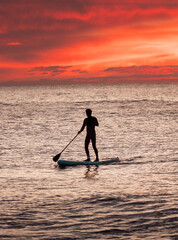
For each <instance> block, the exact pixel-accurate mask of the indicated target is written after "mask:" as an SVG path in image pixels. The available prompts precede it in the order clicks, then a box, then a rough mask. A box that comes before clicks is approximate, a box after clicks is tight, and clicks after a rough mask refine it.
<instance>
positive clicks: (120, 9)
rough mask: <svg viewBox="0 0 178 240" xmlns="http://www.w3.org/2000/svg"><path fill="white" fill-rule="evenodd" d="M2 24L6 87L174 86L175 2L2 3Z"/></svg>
mask: <svg viewBox="0 0 178 240" xmlns="http://www.w3.org/2000/svg"><path fill="white" fill-rule="evenodd" d="M7 16H8V17H7ZM0 22H1V24H0V26H1V27H0V82H1V83H3V84H7V85H8V84H12V82H23V83H29V82H34V83H35V82H36V83H38V82H40V83H43V80H44V83H46V82H49V83H50V82H51V83H55V82H62V83H76V82H84V83H88V82H91V81H92V82H96V83H100V82H101V83H136V82H146V83H149V82H150V83H152V82H154V83H160V82H161V83H175V82H178V1H177V0H172V1H168V0H159V1H153V0H148V1H146V2H145V1H141V0H135V1H132V0H125V1H118V0H102V1H101V0H86V1H83V0H65V1H64V0H51V1H48V0H38V1H34V0H31V1H30V0H25V1H23V0H17V1H1V4H0ZM9 82H10V83H9Z"/></svg>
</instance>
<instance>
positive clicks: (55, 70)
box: [28, 66, 71, 76]
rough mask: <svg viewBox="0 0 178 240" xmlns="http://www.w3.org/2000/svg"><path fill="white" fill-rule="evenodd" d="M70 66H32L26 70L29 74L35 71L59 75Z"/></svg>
mask: <svg viewBox="0 0 178 240" xmlns="http://www.w3.org/2000/svg"><path fill="white" fill-rule="evenodd" d="M70 67H71V66H48V67H44V66H40V67H34V68H32V69H30V70H29V71H28V72H29V74H30V75H33V74H36V73H37V74H47V75H51V76H55V75H59V74H61V73H64V72H66V70H67V69H68V68H70Z"/></svg>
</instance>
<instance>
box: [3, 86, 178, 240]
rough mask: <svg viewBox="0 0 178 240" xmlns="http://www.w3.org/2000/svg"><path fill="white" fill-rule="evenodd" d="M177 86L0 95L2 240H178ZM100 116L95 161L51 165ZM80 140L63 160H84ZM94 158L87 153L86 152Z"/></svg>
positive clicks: (8, 90) (11, 90)
mask: <svg viewBox="0 0 178 240" xmlns="http://www.w3.org/2000/svg"><path fill="white" fill-rule="evenodd" d="M177 93H178V85H176V84H169V85H164V84H163V85H161V84H160V85H146V84H142V85H139V84H138V85H88V86H87V85H81V86H80V85H74V86H60V85H58V86H38V87H37V86H35V87H2V88H0V125H1V128H0V239H2V240H6V239H7V240H8V239H15V240H16V239H17V240H22V239H23V240H26V239H28V240H29V239H30V240H31V239H32V240H33V239H34V240H41V239H43V240H47V239H49V240H52V239H68V240H73V239H80V240H83V239H87V240H93V239H102V240H105V239H131V240H136V239H144V240H150V239H153V240H159V239H165V240H167V239H170V240H177V239H178V124H177V119H178V118H177V117H178V94H177ZM86 108H91V109H92V110H93V116H95V117H97V119H98V122H99V127H97V129H96V134H97V147H98V151H99V158H100V160H103V159H108V158H113V157H119V159H120V162H118V163H115V164H111V165H103V166H99V167H98V168H96V167H95V166H92V167H91V168H87V167H85V166H78V167H67V168H64V169H61V168H59V167H58V166H57V164H56V163H54V162H53V160H52V158H53V156H54V155H56V154H57V153H59V152H61V151H62V149H63V148H64V147H65V146H66V145H67V144H68V143H69V142H70V141H71V139H72V138H73V137H74V136H75V135H76V134H77V132H78V131H79V130H80V128H81V126H82V123H83V119H84V118H85V117H86V115H85V109H86ZM84 139H85V132H82V133H81V134H80V135H79V136H78V137H77V138H76V139H75V140H74V141H73V142H72V143H71V144H70V145H69V146H68V148H67V149H66V150H65V151H64V152H63V153H62V154H61V157H60V159H64V160H73V161H77V160H79V161H82V160H85V159H86V156H85V151H84ZM90 153H91V159H92V160H94V159H95V156H94V152H93V149H92V147H91V146H90Z"/></svg>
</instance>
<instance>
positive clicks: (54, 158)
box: [53, 133, 79, 162]
mask: <svg viewBox="0 0 178 240" xmlns="http://www.w3.org/2000/svg"><path fill="white" fill-rule="evenodd" d="M78 135H79V133H77V135H75V137H74V138H72V140H71V141H70V143H68V144H67V146H66V147H65V148H64V149H63V150H62V151H61V152H60V153H59V154H57V155H56V156H54V157H53V161H54V162H57V160H58V159H59V158H60V156H61V153H62V152H64V150H65V149H66V148H67V147H68V146H69V145H70V144H71V142H73V141H74V139H75V138H76V137H77V136H78Z"/></svg>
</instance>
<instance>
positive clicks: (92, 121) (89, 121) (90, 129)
mask: <svg viewBox="0 0 178 240" xmlns="http://www.w3.org/2000/svg"><path fill="white" fill-rule="evenodd" d="M86 115H87V118H85V119H84V121H83V125H82V127H81V129H80V131H79V132H78V134H80V133H81V132H82V131H83V130H84V128H85V127H86V132H87V134H86V138H85V152H86V155H87V159H86V161H90V154H89V150H88V146H89V143H90V140H91V142H92V146H93V149H94V151H95V155H96V160H95V161H99V158H98V149H97V148H96V132H95V126H99V124H98V120H97V118H95V117H93V116H92V110H91V109H86Z"/></svg>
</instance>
